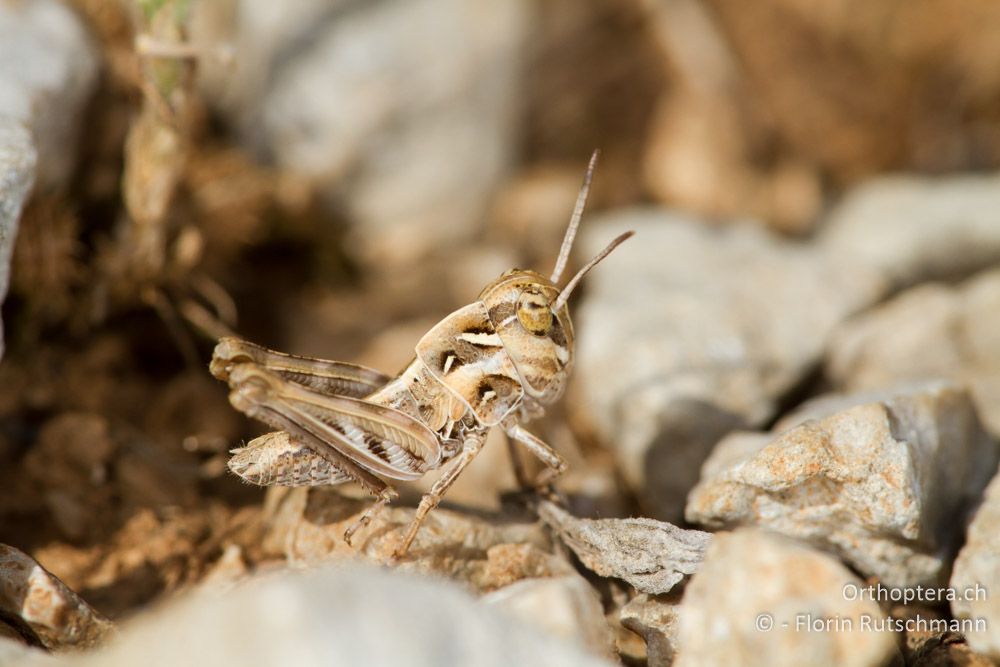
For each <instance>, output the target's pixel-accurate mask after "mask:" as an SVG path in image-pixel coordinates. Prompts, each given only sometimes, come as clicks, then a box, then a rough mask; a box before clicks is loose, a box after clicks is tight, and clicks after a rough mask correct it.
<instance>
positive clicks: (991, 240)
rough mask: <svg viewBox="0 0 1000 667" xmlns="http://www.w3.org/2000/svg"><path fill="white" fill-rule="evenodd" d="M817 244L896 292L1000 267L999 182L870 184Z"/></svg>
mask: <svg viewBox="0 0 1000 667" xmlns="http://www.w3.org/2000/svg"><path fill="white" fill-rule="evenodd" d="M820 242H821V243H822V244H823V245H824V246H826V247H827V248H828V249H830V250H831V251H833V252H836V253H839V254H841V255H842V256H844V257H845V258H850V260H851V262H852V263H856V264H858V265H861V266H865V267H867V268H869V269H874V270H875V271H878V272H879V273H882V274H883V275H885V276H886V278H888V279H889V280H890V281H891V282H892V284H893V285H894V286H895V287H897V288H898V287H906V286H909V285H913V284H915V283H917V282H920V281H922V280H933V279H938V278H944V279H954V278H958V277H963V276H967V275H969V274H971V273H973V272H975V271H977V270H979V269H982V268H984V267H986V266H989V265H991V264H995V263H997V262H1000V175H997V174H990V175H985V176H980V175H975V176H969V175H964V176H955V177H950V178H930V177H916V176H894V177H885V178H880V179H875V180H871V181H868V182H866V183H865V184H863V185H860V186H858V187H857V188H856V189H854V190H852V191H850V192H849V193H848V194H847V196H846V197H845V198H844V199H843V200H842V201H841V203H840V204H839V205H838V206H837V208H836V209H834V211H833V212H832V213H831V214H830V216H829V219H828V220H827V221H826V227H825V229H824V233H823V234H822V236H821V237H820Z"/></svg>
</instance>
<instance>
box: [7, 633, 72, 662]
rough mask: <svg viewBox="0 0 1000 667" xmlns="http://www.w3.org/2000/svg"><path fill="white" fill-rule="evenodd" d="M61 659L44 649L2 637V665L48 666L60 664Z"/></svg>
mask: <svg viewBox="0 0 1000 667" xmlns="http://www.w3.org/2000/svg"><path fill="white" fill-rule="evenodd" d="M59 662H60V661H59V659H58V658H54V657H52V656H51V655H50V654H49V653H46V652H45V651H43V650H42V649H38V648H33V647H31V646H28V645H26V644H22V643H21V642H19V641H17V640H15V639H9V638H7V637H2V638H0V665H5V667H6V666H12V665H17V667H47V666H50V665H58V664H59Z"/></svg>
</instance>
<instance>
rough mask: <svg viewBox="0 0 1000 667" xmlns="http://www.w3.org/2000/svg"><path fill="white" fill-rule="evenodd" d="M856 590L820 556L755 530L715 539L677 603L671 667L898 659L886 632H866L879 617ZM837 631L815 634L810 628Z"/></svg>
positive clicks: (799, 666) (845, 575)
mask: <svg viewBox="0 0 1000 667" xmlns="http://www.w3.org/2000/svg"><path fill="white" fill-rule="evenodd" d="M850 584H853V585H854V586H859V587H860V586H862V582H861V581H860V580H859V579H858V578H857V577H856V576H854V575H853V574H851V572H850V571H849V570H848V569H847V568H846V567H844V566H843V565H841V564H840V563H839V562H837V561H836V560H835V559H833V558H831V557H830V556H827V555H825V554H822V553H818V552H816V551H813V550H811V549H809V548H807V547H805V546H802V545H799V544H797V543H795V542H792V541H790V540H788V539H786V538H782V537H780V536H776V535H773V534H769V533H766V532H763V531H757V530H738V531H736V532H734V533H731V534H721V535H718V536H716V538H715V540H714V541H713V543H712V545H711V546H710V547H709V549H708V553H707V554H706V557H705V562H704V563H703V564H702V568H701V570H700V571H699V572H698V573H697V574H696V575H695V576H694V577H693V578H692V579H691V582H690V583H689V584H688V586H687V589H686V590H685V593H684V599H683V601H682V602H681V605H680V610H679V614H680V618H679V623H678V631H677V639H678V644H679V650H678V656H677V660H676V661H675V662H674V665H676V666H677V667H687V666H689V665H767V666H768V667H775V666H779V667H780V666H781V665H795V666H796V667H802V666H807V665H857V666H859V667H861V666H869V665H870V666H872V667H875V666H877V665H884V664H886V663H887V662H888V661H889V660H890V659H891V658H892V657H893V656H894V655H896V642H895V639H894V637H893V635H892V633H889V632H877V631H872V630H865V628H864V626H863V625H862V623H865V622H875V623H877V622H878V621H879V620H881V619H883V618H884V617H883V615H882V612H881V611H880V610H879V608H878V605H877V604H876V603H875V602H874V601H872V600H870V599H867V598H865V599H848V597H847V596H845V595H844V594H843V591H844V588H845V586H848V585H850ZM825 619H830V620H832V621H833V622H835V623H839V625H837V626H834V627H829V628H824V629H820V630H815V629H814V628H813V627H812V623H813V622H821V623H822V622H824V620H825Z"/></svg>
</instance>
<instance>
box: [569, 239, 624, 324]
mask: <svg viewBox="0 0 1000 667" xmlns="http://www.w3.org/2000/svg"><path fill="white" fill-rule="evenodd" d="M633 234H635V232H634V231H631V230H629V231H627V232H625V233H624V234H622V235H620V236H619V237H618V238H616V239H615V240H614V241H612V242H611V243H609V244H608V246H607V247H606V248H605V249H604V250H602V251H601V252H599V253H597V257H595V258H594V259H592V260H590V261H589V262H587V265H586V266H584V267H583V268H582V269H580V270H579V271H577V272H576V275H575V276H573V278H572V280H570V281H569V282H568V283H566V287H564V288H563V289H562V291H561V292H559V296H558V297H556V300H555V301H554V302H553V303H552V310H553V311H555V312H559V309H560V308H562V307H563V306H564V305H566V302H567V301H569V295H570V294H572V293H573V289H574V288H575V287H576V286H577V283H579V282H580V281H581V280H583V277H584V276H585V275H587V272H588V271H590V270H591V269H592V268H594V267H595V266H597V264H598V263H599V262H600V261H601V260H602V259H604V258H605V257H607V256H608V255H610V254H611V251H612V250H614V249H615V248H617V247H618V246H620V245H621V244H622V243H623V242H624V241H625V240H626V239H627V238H629V237H630V236H632V235H633Z"/></svg>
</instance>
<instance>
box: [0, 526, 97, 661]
mask: <svg viewBox="0 0 1000 667" xmlns="http://www.w3.org/2000/svg"><path fill="white" fill-rule="evenodd" d="M0 614H2V615H3V617H4V618H12V619H17V620H18V621H19V622H20V623H22V624H23V625H24V626H25V627H27V628H28V629H29V630H30V632H31V634H32V635H33V636H34V637H35V638H37V639H38V641H39V642H41V644H42V645H43V646H44V647H45V648H47V649H49V650H59V649H69V648H89V647H92V646H95V645H97V644H99V643H101V642H103V641H105V640H107V639H109V638H110V637H111V636H112V635H113V633H114V626H113V625H112V624H111V622H110V621H109V620H107V619H106V618H104V616H102V615H101V614H100V613H99V612H97V611H96V610H95V609H93V608H92V607H91V606H90V605H88V604H87V603H86V602H84V601H83V600H82V599H81V598H80V597H79V596H78V595H77V594H76V593H74V592H73V591H71V590H70V589H69V588H68V587H67V586H66V584H64V583H63V582H61V581H60V580H59V579H57V578H56V577H55V576H54V575H53V574H52V573H50V572H48V571H47V570H45V568H43V567H42V566H41V565H39V564H38V563H37V562H36V561H35V559H33V558H32V557H31V556H28V555H27V554H25V553H24V552H22V551H19V550H18V549H15V548H14V547H10V546H7V545H5V544H0Z"/></svg>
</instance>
